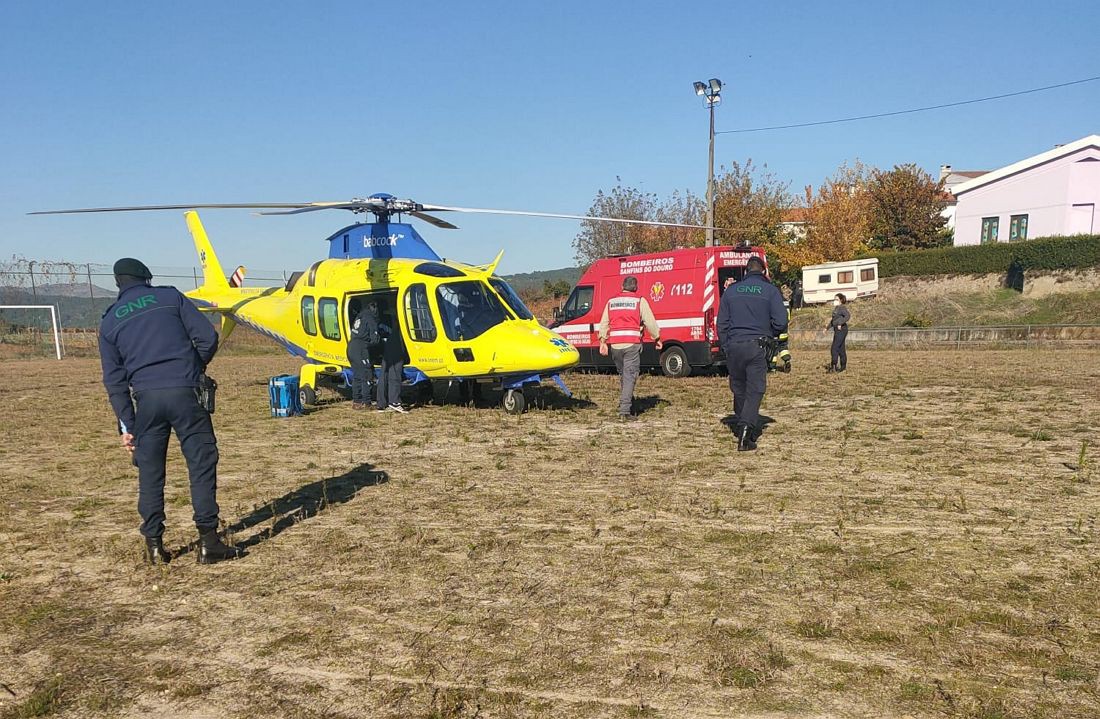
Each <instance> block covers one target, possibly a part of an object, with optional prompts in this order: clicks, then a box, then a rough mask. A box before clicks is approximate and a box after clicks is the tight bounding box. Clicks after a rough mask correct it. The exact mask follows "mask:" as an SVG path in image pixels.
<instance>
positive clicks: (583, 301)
mask: <svg viewBox="0 0 1100 719" xmlns="http://www.w3.org/2000/svg"><path fill="white" fill-rule="evenodd" d="M593 293H594V288H593V287H592V285H578V286H577V287H574V288H573V292H572V293H570V295H569V299H567V300H566V301H565V308H564V309H563V310H562V313H561V318H562V319H563V320H571V319H574V318H577V317H580V316H582V315H585V314H587V313H588V310H590V309H592V295H593Z"/></svg>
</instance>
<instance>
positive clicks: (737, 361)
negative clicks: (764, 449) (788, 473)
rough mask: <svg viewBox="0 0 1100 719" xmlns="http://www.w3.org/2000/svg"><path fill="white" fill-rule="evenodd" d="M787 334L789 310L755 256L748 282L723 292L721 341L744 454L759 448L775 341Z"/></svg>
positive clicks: (735, 425)
mask: <svg viewBox="0 0 1100 719" xmlns="http://www.w3.org/2000/svg"><path fill="white" fill-rule="evenodd" d="M786 331H787V307H786V305H784V303H783V295H782V294H781V293H780V292H779V288H777V287H776V286H775V285H773V284H772V283H771V282H769V281H768V278H767V277H765V276H764V262H763V261H762V260H761V259H760V258H759V257H750V258H749V261H748V263H747V264H746V266H745V277H744V278H743V279H742V280H741V281H740V282H738V283H737V284H735V285H733V286H732V287H729V288H728V289H727V290H726V291H725V292H723V293H722V301H721V303H720V304H719V306H718V338H719V341H720V342H721V343H722V349H723V350H724V351H725V353H726V367H727V369H728V370H729V376H730V390H732V392H733V415H734V416H733V428H734V433H735V434H736V435H737V450H738V451H739V452H741V451H746V450H753V449H756V439H757V437H758V436H759V435H760V428H759V426H758V424H759V421H760V402H761V401H762V400H763V399H764V391H765V389H767V377H768V360H769V357H768V354H769V353H770V348H771V346H772V344H771V343H772V341H773V338H775V337H778V336H779V335H780V334H783V333H785V332H786Z"/></svg>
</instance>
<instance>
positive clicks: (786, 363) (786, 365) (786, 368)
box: [779, 357, 791, 372]
mask: <svg viewBox="0 0 1100 719" xmlns="http://www.w3.org/2000/svg"><path fill="white" fill-rule="evenodd" d="M779 371H780V372H790V371H791V358H790V357H785V358H784V359H783V364H782V365H781V366H780V367H779Z"/></svg>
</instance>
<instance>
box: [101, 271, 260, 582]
mask: <svg viewBox="0 0 1100 719" xmlns="http://www.w3.org/2000/svg"><path fill="white" fill-rule="evenodd" d="M114 275H115V284H116V285H117V286H118V300H117V301H116V302H115V303H114V304H113V305H111V306H110V307H108V308H107V311H106V312H104V313H103V319H102V320H101V321H100V325H99V356H100V361H101V362H102V365H103V384H104V386H105V387H106V388H107V396H108V398H109V399H110V402H111V408H112V409H114V412H115V416H116V417H117V418H118V422H119V431H120V433H121V435H122V445H123V446H124V447H125V448H126V449H128V450H129V451H130V452H131V453H132V455H133V462H134V464H135V465H137V468H138V512H139V513H140V514H141V519H142V523H141V534H142V535H143V536H144V537H145V559H146V561H147V562H149V563H151V564H156V563H158V562H161V563H165V564H166V563H168V562H169V561H170V560H171V556H170V555H169V554H168V552H167V551H165V549H164V542H163V539H162V537H163V535H164V519H165V516H164V480H165V466H164V463H165V459H166V457H167V453H168V438H169V435H170V433H171V432H172V431H173V430H174V431H175V433H176V437H177V438H178V439H179V442H180V449H181V450H182V451H183V456H184V458H185V459H186V460H187V471H188V474H189V476H190V481H191V505H192V508H193V510H194V521H195V526H196V527H197V528H198V530H199V551H198V559H199V563H200V564H213V563H214V562H220V561H222V560H225V559H235V558H237V557H240V556H243V552H242V551H240V550H238V549H236V548H235V547H228V546H226V545H225V544H224V543H223V542H222V540H221V538H220V537H219V536H218V511H219V510H218V501H217V489H218V478H217V468H218V445H217V438H216V437H215V436H214V425H213V423H211V421H210V412H208V411H207V409H206V408H205V407H204V406H202V405H200V404H199V387H200V384H201V379H202V378H203V375H204V373H205V371H206V366H207V365H208V364H209V363H210V360H211V359H213V358H214V353H215V352H216V351H217V349H218V333H217V332H215V331H214V327H213V325H211V324H210V322H209V321H208V320H207V319H206V318H205V317H203V316H202V314H201V313H200V312H199V311H198V309H196V308H195V306H194V305H193V304H192V303H191V300H189V299H187V298H186V297H184V296H183V295H182V294H181V293H180V292H179V290H177V289H176V288H174V287H153V286H151V285H150V284H149V281H150V280H151V279H152V278H153V275H152V273H150V272H149V268H148V267H146V266H145V265H144V264H143V263H142V262H140V261H138V260H135V259H132V258H129V257H125V258H123V259H121V260H119V261H118V262H116V263H115V266H114ZM135 405H136V407H135Z"/></svg>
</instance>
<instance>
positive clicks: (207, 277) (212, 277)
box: [183, 210, 230, 292]
mask: <svg viewBox="0 0 1100 719" xmlns="http://www.w3.org/2000/svg"><path fill="white" fill-rule="evenodd" d="M183 216H184V218H186V220H187V229H188V230H189V231H190V232H191V238H192V239H193V240H194V241H195V251H196V252H198V254H199V264H201V265H202V287H201V288H199V289H202V290H205V291H208V292H220V291H222V290H227V289H229V286H230V285H229V281H228V280H227V279H226V278H225V272H223V271H222V264H221V262H219V261H218V255H217V254H216V253H215V252H214V246H213V245H211V244H210V238H209V237H207V236H206V229H205V228H204V227H203V226H202V220H200V219H199V213H197V212H195V211H194V210H189V211H188V212H185V213H183Z"/></svg>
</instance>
